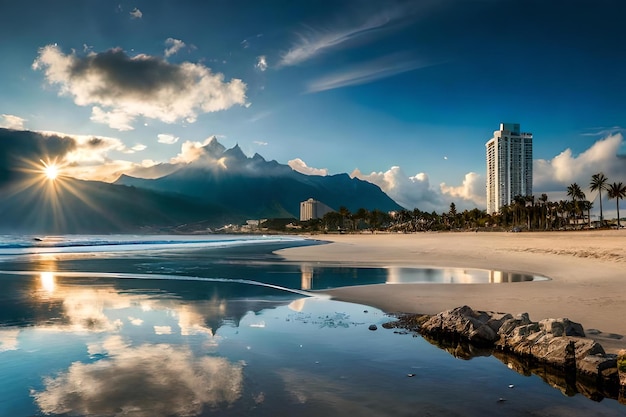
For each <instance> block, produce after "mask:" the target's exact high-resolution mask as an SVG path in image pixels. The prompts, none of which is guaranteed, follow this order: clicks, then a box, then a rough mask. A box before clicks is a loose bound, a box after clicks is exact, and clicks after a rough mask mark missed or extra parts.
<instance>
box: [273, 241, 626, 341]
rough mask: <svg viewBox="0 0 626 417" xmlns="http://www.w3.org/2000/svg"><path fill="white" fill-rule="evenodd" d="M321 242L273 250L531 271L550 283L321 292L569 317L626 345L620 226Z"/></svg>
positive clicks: (427, 306)
mask: <svg viewBox="0 0 626 417" xmlns="http://www.w3.org/2000/svg"><path fill="white" fill-rule="evenodd" d="M312 238H316V239H320V240H324V241H328V242H330V243H329V244H325V245H318V246H307V247H298V248H290V249H285V250H282V251H279V254H280V255H281V256H283V257H285V258H286V259H287V260H288V261H308V262H311V263H317V262H319V263H331V264H332V263H338V264H342V265H359V266H385V267H428V266H432V267H454V268H479V269H491V270H500V271H506V272H519V273H529V274H534V275H542V276H545V277H548V278H550V280H548V281H537V282H516V283H507V284H381V285H371V286H360V287H346V288H338V289H333V290H329V291H326V292H327V293H328V294H330V295H331V296H332V297H333V298H335V299H337V300H342V301H348V302H355V303H362V304H366V305H370V306H373V307H377V308H380V309H381V310H383V311H385V312H388V313H422V314H436V313H439V312H441V311H444V310H447V309H451V308H454V307H458V306H461V305H469V306H470V307H472V308H474V309H476V310H487V311H499V312H508V313H511V314H514V315H515V314H518V313H523V312H527V313H529V314H530V318H531V319H532V320H535V321H538V320H541V319H543V318H550V317H551V318H558V317H567V318H569V319H570V320H573V321H576V322H579V323H581V324H582V325H583V327H584V328H585V330H586V332H587V336H588V337H592V338H594V339H596V340H598V341H599V342H600V343H601V344H602V346H603V347H604V348H605V350H607V352H615V351H617V350H618V349H620V348H626V253H625V251H626V231H621V230H620V231H618V230H606V231H576V232H533V233H505V232H502V233H495V232H493V233H492V232H478V233H474V232H444V233H419V234H355V235H317V236H313V237H312Z"/></svg>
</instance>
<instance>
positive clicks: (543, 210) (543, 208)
mask: <svg viewBox="0 0 626 417" xmlns="http://www.w3.org/2000/svg"><path fill="white" fill-rule="evenodd" d="M539 202H540V203H539V204H541V221H540V222H539V227H541V223H542V222H543V229H547V228H548V222H547V219H548V214H547V212H546V204H547V202H548V194H546V193H543V194H541V197H539Z"/></svg>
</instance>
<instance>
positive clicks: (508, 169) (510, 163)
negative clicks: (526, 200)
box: [485, 123, 533, 214]
mask: <svg viewBox="0 0 626 417" xmlns="http://www.w3.org/2000/svg"><path fill="white" fill-rule="evenodd" d="M485 147H486V148H487V213H489V214H493V213H495V212H498V211H500V208H502V206H504V205H508V204H511V203H512V202H513V199H514V198H515V197H516V196H518V195H521V196H529V195H532V193H533V134H532V133H523V132H520V125H519V123H500V130H496V131H495V132H493V138H491V139H490V140H489V141H488V142H487V143H486V144H485Z"/></svg>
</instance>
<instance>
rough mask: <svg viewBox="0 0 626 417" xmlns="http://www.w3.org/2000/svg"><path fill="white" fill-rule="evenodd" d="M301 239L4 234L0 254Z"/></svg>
mask: <svg viewBox="0 0 626 417" xmlns="http://www.w3.org/2000/svg"><path fill="white" fill-rule="evenodd" d="M302 240H304V238H301V237H295V236H281V235H269V236H266V235H210V236H209V235H203V236H179V235H176V236H173V235H59V236H17V235H3V236H0V256H6V255H28V254H43V253H74V252H122V251H134V250H159V249H176V248H200V247H225V246H242V245H253V244H268V243H280V242H293V241H302Z"/></svg>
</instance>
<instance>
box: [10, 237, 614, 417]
mask: <svg viewBox="0 0 626 417" xmlns="http://www.w3.org/2000/svg"><path fill="white" fill-rule="evenodd" d="M313 244H323V242H321V241H316V240H308V239H304V238H301V237H292V236H240V235H234V236H219V235H217V236H213V235H210V236H141V235H135V236H130V235H112V236H78V235H75V236H50V237H46V236H19V237H18V236H2V237H0V271H1V272H0V286H1V287H0V288H1V289H2V291H1V292H0V370H1V372H0V416H12V417H13V416H15V417H20V416H24V417H26V416H43V415H52V416H138V417H142V416H146V417H148V416H150V417H153V416H209V415H210V416H241V415H250V416H280V415H298V416H309V415H310V416H319V415H326V416H345V415H347V414H350V413H352V414H354V415H359V416H369V415H371V416H414V415H424V416H484V415H503V416H528V415H533V416H568V417H571V416H583V415H584V416H588V415H604V416H623V415H626V407H625V406H624V405H621V404H619V403H618V402H617V401H615V400H613V399H609V398H602V397H601V396H600V397H598V396H595V397H594V399H595V401H594V400H591V399H589V398H587V397H585V396H583V395H581V394H580V393H578V391H577V390H576V387H575V386H574V387H573V388H572V386H571V384H570V385H568V381H560V380H559V379H558V378H556V377H555V378H554V379H553V380H551V381H550V384H548V383H546V382H545V381H544V380H543V379H542V378H540V377H539V376H537V375H532V374H531V375H523V374H520V373H518V372H516V371H514V370H513V369H510V368H509V367H508V366H506V365H505V364H503V363H502V362H501V361H500V360H498V359H497V358H495V357H493V356H491V355H489V354H488V353H484V352H473V353H472V354H469V353H468V352H462V351H461V350H459V349H460V348H459V347H457V348H456V350H455V349H448V350H446V349H442V348H440V347H437V346H435V345H433V344H431V343H430V342H428V341H427V340H425V339H423V338H422V337H420V336H416V335H412V334H410V333H407V332H403V331H401V330H397V329H395V330H394V329H387V328H384V327H383V324H385V323H387V322H390V321H393V320H395V319H394V318H393V317H390V316H388V315H386V314H385V313H384V312H382V311H380V310H378V309H375V308H372V307H370V306H364V305H358V304H350V303H343V302H338V301H334V300H331V299H329V298H328V297H325V296H324V295H323V292H322V293H320V291H319V290H323V289H325V288H332V287H337V286H344V285H370V284H393V283H394V282H416V283H419V282H424V281H423V280H424V279H427V280H430V281H427V282H442V285H445V284H443V282H446V281H448V280H450V282H452V283H455V282H456V283H458V282H466V283H468V284H471V283H474V282H478V281H476V280H479V281H480V280H483V279H485V278H484V274H483V275H481V273H479V272H478V271H465V270H460V271H457V270H452V269H450V270H444V271H435V270H430V269H429V270H422V271H419V270H415V269H411V268H406V269H394V268H383V267H376V268H374V267H363V268H359V267H354V266H353V267H349V268H347V267H342V266H341V265H321V264H317V263H315V264H311V263H292V262H286V261H284V260H283V259H281V258H280V257H279V256H278V255H276V254H275V253H274V251H275V250H277V249H282V248H286V247H291V246H298V245H313ZM437 276H438V277H439V278H433V277H437ZM479 276H480V277H479ZM486 276H487V278H486V279H490V278H489V277H490V276H491V277H493V276H494V275H493V273H492V274H491V275H490V274H489V273H487V274H486ZM424 277H429V278H424ZM507 279H509V281H507V280H503V281H498V282H515V281H516V280H528V279H534V278H533V277H530V278H528V277H509V278H507ZM537 279H540V278H537ZM433 280H435V281H433ZM480 282H482V281H480ZM497 285H500V284H497ZM506 285H515V284H506ZM374 328H375V330H371V329H374ZM559 384H561V385H559ZM553 386H556V387H557V388H554V387H553ZM558 387H560V388H558ZM563 394H566V395H563Z"/></svg>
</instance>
